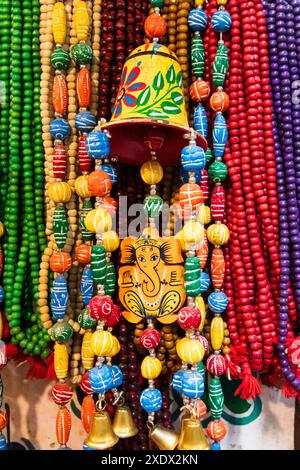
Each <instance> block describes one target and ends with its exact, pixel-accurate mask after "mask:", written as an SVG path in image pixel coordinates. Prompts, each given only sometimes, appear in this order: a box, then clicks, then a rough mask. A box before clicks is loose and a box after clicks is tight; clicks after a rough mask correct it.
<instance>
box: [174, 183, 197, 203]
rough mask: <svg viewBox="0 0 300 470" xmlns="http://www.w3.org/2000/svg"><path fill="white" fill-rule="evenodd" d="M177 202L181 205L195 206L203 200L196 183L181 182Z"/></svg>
mask: <svg viewBox="0 0 300 470" xmlns="http://www.w3.org/2000/svg"><path fill="white" fill-rule="evenodd" d="M179 202H180V205H181V206H185V205H186V206H191V207H193V208H195V207H196V206H197V205H199V204H202V202H203V193H202V190H201V188H200V186H199V185H198V184H196V183H186V184H183V185H182V186H181V187H180V189H179Z"/></svg>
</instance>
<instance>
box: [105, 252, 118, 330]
mask: <svg viewBox="0 0 300 470" xmlns="http://www.w3.org/2000/svg"><path fill="white" fill-rule="evenodd" d="M116 286H117V273H116V269H115V266H114V263H112V262H111V261H109V262H108V263H107V265H106V274H105V283H104V292H105V295H110V296H111V297H112V296H113V295H114V293H115V291H116ZM115 309H116V305H115V306H114V310H115ZM112 315H113V317H115V313H114V312H112V313H111V314H110V315H109V317H110V318H111V321H109V322H108V319H106V325H107V326H108V323H109V324H110V326H114V325H115V324H116V323H118V320H117V321H116V318H114V319H112ZM115 321H116V323H115ZM112 322H113V323H112Z"/></svg>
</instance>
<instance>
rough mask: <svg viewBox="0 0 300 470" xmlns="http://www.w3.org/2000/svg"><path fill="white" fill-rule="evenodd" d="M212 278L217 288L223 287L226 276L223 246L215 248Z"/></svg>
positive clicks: (211, 264) (212, 261)
mask: <svg viewBox="0 0 300 470" xmlns="http://www.w3.org/2000/svg"><path fill="white" fill-rule="evenodd" d="M210 267H211V280H212V284H213V286H214V288H215V289H221V287H222V285H223V282H224V277H225V258H224V253H223V250H222V249H221V248H214V249H213V252H212V256H211V263H210Z"/></svg>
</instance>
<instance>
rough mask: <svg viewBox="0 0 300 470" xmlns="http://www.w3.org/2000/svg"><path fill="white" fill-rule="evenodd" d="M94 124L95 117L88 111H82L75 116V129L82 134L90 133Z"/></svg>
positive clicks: (95, 121) (95, 122)
mask: <svg viewBox="0 0 300 470" xmlns="http://www.w3.org/2000/svg"><path fill="white" fill-rule="evenodd" d="M96 124H97V117H96V116H94V114H92V113H91V112H90V111H83V112H82V113H77V114H76V116H75V127H76V129H78V130H79V131H80V132H82V133H89V132H92V130H93V129H94V127H95V126H96Z"/></svg>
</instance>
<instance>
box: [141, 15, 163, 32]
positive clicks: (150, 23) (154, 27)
mask: <svg viewBox="0 0 300 470" xmlns="http://www.w3.org/2000/svg"><path fill="white" fill-rule="evenodd" d="M144 30H145V33H146V35H147V36H148V37H149V38H161V37H162V36H164V35H165V34H166V31H167V24H166V22H165V20H164V19H163V17H162V16H160V15H159V14H158V13H152V14H151V15H149V16H148V17H147V18H146V20H145V23H144Z"/></svg>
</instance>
